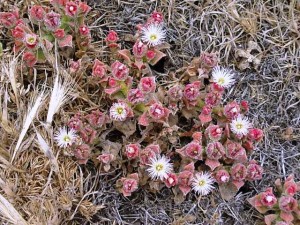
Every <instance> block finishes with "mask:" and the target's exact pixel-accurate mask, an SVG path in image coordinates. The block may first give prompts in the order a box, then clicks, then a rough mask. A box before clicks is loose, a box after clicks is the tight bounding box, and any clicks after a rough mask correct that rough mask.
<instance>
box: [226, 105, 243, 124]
mask: <svg viewBox="0 0 300 225" xmlns="http://www.w3.org/2000/svg"><path fill="white" fill-rule="evenodd" d="M240 111H241V110H240V106H239V104H238V103H237V102H235V101H233V102H230V103H228V104H227V105H225V107H224V115H225V116H226V118H227V119H229V120H233V119H235V118H237V116H238V115H239V114H240Z"/></svg>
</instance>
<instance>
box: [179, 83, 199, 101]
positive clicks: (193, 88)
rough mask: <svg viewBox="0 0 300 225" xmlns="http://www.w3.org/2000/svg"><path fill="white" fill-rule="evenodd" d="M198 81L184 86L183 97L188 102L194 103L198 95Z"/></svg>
mask: <svg viewBox="0 0 300 225" xmlns="http://www.w3.org/2000/svg"><path fill="white" fill-rule="evenodd" d="M200 85H201V83H200V81H195V82H193V83H191V84H188V85H186V86H185V88H184V91H183V95H184V97H185V98H186V99H187V100H188V101H196V100H197V99H198V97H199V95H200Z"/></svg>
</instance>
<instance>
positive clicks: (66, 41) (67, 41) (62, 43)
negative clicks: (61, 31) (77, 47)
mask: <svg viewBox="0 0 300 225" xmlns="http://www.w3.org/2000/svg"><path fill="white" fill-rule="evenodd" d="M72 38H73V37H72V35H70V34H68V35H66V36H65V37H64V38H63V39H61V40H58V46H59V47H60V48H63V47H73V42H72Z"/></svg>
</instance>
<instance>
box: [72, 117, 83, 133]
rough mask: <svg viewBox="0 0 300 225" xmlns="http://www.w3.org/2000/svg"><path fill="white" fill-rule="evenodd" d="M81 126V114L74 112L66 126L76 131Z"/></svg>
mask: <svg viewBox="0 0 300 225" xmlns="http://www.w3.org/2000/svg"><path fill="white" fill-rule="evenodd" d="M82 126H83V123H82V121H81V115H80V114H79V113H77V114H75V115H74V116H73V117H72V118H71V119H70V120H69V122H68V127H69V128H71V129H74V130H76V131H79V130H80V129H81V127H82Z"/></svg>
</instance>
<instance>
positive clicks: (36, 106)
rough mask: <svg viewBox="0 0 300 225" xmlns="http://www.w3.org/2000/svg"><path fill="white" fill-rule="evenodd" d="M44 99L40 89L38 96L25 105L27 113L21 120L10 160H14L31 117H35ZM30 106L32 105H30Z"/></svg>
mask: <svg viewBox="0 0 300 225" xmlns="http://www.w3.org/2000/svg"><path fill="white" fill-rule="evenodd" d="M44 99H45V94H44V92H43V91H42V93H40V94H39V95H38V97H37V98H36V99H35V100H33V101H32V102H31V103H30V104H29V105H28V107H27V109H28V113H27V116H26V118H25V120H24V122H23V127H22V130H21V134H20V136H19V139H18V142H17V145H16V147H15V149H14V152H13V156H12V158H11V162H12V161H13V160H14V158H15V156H16V154H17V151H18V150H19V148H20V146H21V143H22V141H23V139H24V137H25V135H26V132H27V130H28V128H29V126H30V124H31V123H32V121H33V119H34V118H35V116H36V114H37V111H38V109H39V108H40V106H41V105H42V103H43V101H44ZM31 106H32V107H31Z"/></svg>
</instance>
